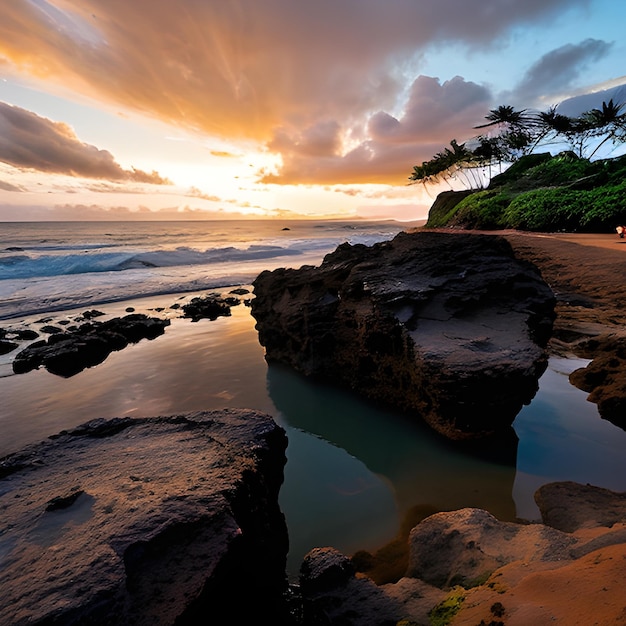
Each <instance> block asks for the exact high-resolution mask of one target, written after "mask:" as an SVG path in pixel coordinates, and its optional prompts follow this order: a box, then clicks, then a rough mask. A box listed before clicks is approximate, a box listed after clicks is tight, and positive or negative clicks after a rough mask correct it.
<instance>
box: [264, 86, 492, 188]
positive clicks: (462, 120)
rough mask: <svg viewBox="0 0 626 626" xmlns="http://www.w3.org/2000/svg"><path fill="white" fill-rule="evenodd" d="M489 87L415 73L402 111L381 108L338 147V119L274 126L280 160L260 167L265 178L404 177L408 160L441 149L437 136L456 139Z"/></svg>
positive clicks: (391, 180) (479, 110) (477, 115)
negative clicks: (362, 132) (347, 145)
mask: <svg viewBox="0 0 626 626" xmlns="http://www.w3.org/2000/svg"><path fill="white" fill-rule="evenodd" d="M491 102H492V97H491V93H490V92H489V90H488V89H486V88H485V87H482V86H480V85H477V84H476V83H472V82H468V81H465V80H464V79H463V78H461V77H459V76H455V77H454V78H453V79H451V80H449V81H445V82H443V83H441V82H440V81H439V80H438V79H436V78H432V77H428V76H419V77H418V78H417V79H416V80H415V81H414V83H413V85H412V87H411V89H410V92H409V99H408V101H407V104H406V106H405V109H404V113H403V115H402V116H401V117H399V118H395V117H393V116H392V115H391V114H389V113H386V112H384V111H378V112H377V113H375V114H373V115H372V116H371V117H370V118H369V120H368V124H367V132H366V135H367V138H366V139H364V140H363V141H362V142H360V143H359V144H358V145H356V146H354V147H353V148H352V149H350V150H349V151H347V152H345V153H342V151H341V146H342V145H343V142H342V140H341V139H342V137H344V138H345V136H347V135H349V133H348V132H346V131H345V130H342V129H341V127H340V126H339V123H338V122H331V121H327V122H325V123H318V124H317V125H314V126H312V127H310V128H307V129H304V130H303V131H302V132H301V133H297V134H292V135H290V134H289V133H288V131H287V130H286V129H279V130H278V131H277V133H276V136H275V137H274V139H273V140H272V141H271V142H270V143H269V144H268V145H269V148H270V149H271V150H277V151H280V152H281V154H282V158H283V161H282V165H281V167H280V168H279V170H278V171H277V172H270V173H265V174H264V175H263V177H262V181H263V182H266V183H281V184H287V183H292V184H294V183H298V182H299V183H304V184H314V183H316V184H336V183H387V184H403V183H406V182H407V178H408V175H409V173H410V170H411V167H412V165H413V164H417V163H421V162H422V161H425V160H427V159H430V158H431V157H432V156H433V155H434V154H435V153H436V152H438V151H439V150H441V148H442V147H443V146H442V140H441V137H442V136H443V137H447V140H446V141H450V140H452V139H458V140H459V141H460V142H462V141H464V140H465V139H467V138H469V137H470V136H472V135H473V134H474V131H473V127H474V126H475V125H476V123H477V121H480V120H481V119H482V116H484V112H485V111H488V110H489V105H490V104H491Z"/></svg>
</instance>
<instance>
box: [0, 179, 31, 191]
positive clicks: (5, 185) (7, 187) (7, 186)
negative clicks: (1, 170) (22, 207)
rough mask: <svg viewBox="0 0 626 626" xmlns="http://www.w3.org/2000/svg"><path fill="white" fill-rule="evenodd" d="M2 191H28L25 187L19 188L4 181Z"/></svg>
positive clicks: (0, 182) (1, 182)
mask: <svg viewBox="0 0 626 626" xmlns="http://www.w3.org/2000/svg"><path fill="white" fill-rule="evenodd" d="M0 189H2V191H26V190H25V189H24V187H19V186H17V185H13V184H11V183H7V182H6V181H4V180H0Z"/></svg>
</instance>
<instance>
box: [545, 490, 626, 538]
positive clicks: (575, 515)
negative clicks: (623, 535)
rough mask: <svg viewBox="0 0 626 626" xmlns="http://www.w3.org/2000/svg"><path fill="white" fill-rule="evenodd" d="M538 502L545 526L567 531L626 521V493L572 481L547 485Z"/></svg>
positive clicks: (607, 525)
mask: <svg viewBox="0 0 626 626" xmlns="http://www.w3.org/2000/svg"><path fill="white" fill-rule="evenodd" d="M535 502H536V503H537V506H538V507H539V511H540V512H541V519H542V521H543V523H544V524H548V525H549V526H552V527H553V528H558V529H559V530H562V531H564V532H574V531H576V530H579V529H580V528H594V527H597V526H605V527H607V528H611V527H612V526H613V525H614V524H617V523H620V522H624V521H626V493H618V492H615V491H611V490H610V489H604V488H602V487H595V486H593V485H581V484H579V483H575V482H571V481H563V482H554V483H548V484H547V485H543V486H541V487H539V489H537V491H536V492H535Z"/></svg>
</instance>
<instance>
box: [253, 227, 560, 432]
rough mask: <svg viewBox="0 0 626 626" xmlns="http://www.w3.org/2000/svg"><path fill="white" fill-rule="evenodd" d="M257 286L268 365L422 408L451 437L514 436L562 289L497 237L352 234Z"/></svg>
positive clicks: (401, 406) (265, 275)
mask: <svg viewBox="0 0 626 626" xmlns="http://www.w3.org/2000/svg"><path fill="white" fill-rule="evenodd" d="M253 287H254V294H255V298H254V299H253V300H252V302H251V312H252V315H253V316H254V318H255V320H256V327H257V330H258V332H259V341H260V342H261V344H262V345H263V346H264V347H265V351H266V359H267V361H268V362H269V363H273V362H279V363H284V364H287V365H289V366H291V367H292V368H294V369H295V370H297V371H298V372H300V373H302V374H305V375H307V376H312V377H315V378H318V379H320V380H325V381H328V382H332V383H336V384H339V385H342V386H344V387H347V388H349V389H352V390H354V391H356V392H358V393H360V394H362V395H364V396H365V397H367V398H368V399H369V400H371V401H374V402H376V403H379V404H383V405H386V406H389V407H392V408H394V409H398V410H400V411H404V412H407V413H410V414H412V415H416V416H419V417H420V418H423V419H424V420H425V421H426V422H427V423H428V424H430V426H431V427H432V428H434V429H435V430H436V431H438V432H439V433H441V434H442V435H444V436H446V437H448V438H450V439H455V440H475V439H481V438H487V437H491V436H494V435H499V434H503V433H506V434H507V435H508V434H510V431H511V424H512V422H513V420H514V419H515V417H516V415H517V414H518V412H519V411H520V409H521V408H522V406H523V405H524V404H526V403H528V402H530V400H531V399H532V398H533V396H534V395H535V393H536V391H537V388H538V379H539V377H540V376H541V374H542V373H543V371H544V370H545V368H546V366H547V355H546V350H545V348H546V344H547V341H548V339H549V338H550V334H551V330H552V324H553V321H554V305H555V298H554V294H553V293H552V290H551V289H550V287H549V286H548V285H547V284H546V283H545V282H544V281H543V279H542V278H541V275H540V273H539V271H538V270H537V268H536V267H535V266H534V265H532V264H530V263H528V262H526V261H521V260H518V259H517V258H516V257H515V255H514V253H513V250H512V248H511V246H510V244H509V243H508V242H507V241H506V240H505V239H504V238H502V237H499V236H492V235H481V236H480V237H477V236H474V235H471V234H450V233H440V232H430V231H419V232H412V233H406V232H405V233H400V234H399V235H397V236H396V237H395V238H394V239H392V240H391V241H387V242H381V243H378V244H375V245H373V246H369V247H368V246H364V245H350V244H342V245H341V246H339V247H338V248H337V249H336V250H335V252H333V253H331V254H329V255H327V256H326V257H325V258H324V261H323V263H322V264H321V265H320V266H319V267H312V266H303V267H301V268H300V269H284V268H281V269H277V270H274V271H271V272H270V271H265V272H262V273H261V274H260V275H259V276H258V277H257V278H256V279H255V281H254V283H253Z"/></svg>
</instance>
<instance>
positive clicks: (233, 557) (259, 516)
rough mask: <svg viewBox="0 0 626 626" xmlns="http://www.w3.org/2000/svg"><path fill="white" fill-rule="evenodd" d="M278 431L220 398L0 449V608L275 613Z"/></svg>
mask: <svg viewBox="0 0 626 626" xmlns="http://www.w3.org/2000/svg"><path fill="white" fill-rule="evenodd" d="M286 445H287V441H286V436H285V432H284V430H283V429H282V428H280V427H279V426H278V425H277V424H276V423H275V422H274V421H273V420H272V418H271V417H270V416H268V415H265V414H261V413H258V412H255V411H251V410H224V411H213V412H206V413H194V414H185V415H176V416H168V417H155V418H142V419H131V418H118V419H114V420H94V421H92V422H88V423H86V424H84V425H82V426H80V427H78V428H76V429H74V430H70V431H67V432H63V433H61V434H60V435H58V436H56V437H54V438H51V439H50V440H48V441H46V442H43V443H41V444H38V445H33V446H31V447H28V448H26V449H24V450H23V451H21V452H19V453H16V454H14V455H11V456H9V457H5V458H4V459H2V460H1V461H0V511H2V515H1V516H0V554H1V555H2V567H1V568H0V589H2V593H0V615H1V616H2V618H1V619H0V621H1V622H2V624H3V625H5V626H17V625H22V624H24V625H25V624H29V625H30V624H63V625H64V626H66V625H68V626H73V625H76V626H77V625H79V624H81V625H82V624H94V625H96V624H97V625H100V624H107V625H108V624H110V625H117V624H125V625H126V624H127V625H144V624H146V625H150V626H158V625H170V624H174V623H176V624H196V623H225V622H229V621H232V622H233V623H257V622H258V620H259V619H261V620H262V621H265V620H268V622H267V623H272V624H282V623H284V621H283V618H284V617H285V615H284V607H283V602H282V598H283V594H284V592H285V589H286V575H285V564H286V555H287V550H288V540H287V530H286V525H285V520H284V517H283V515H282V513H281V512H280V509H279V507H278V492H279V488H280V485H281V483H282V479H283V468H284V464H285V450H286Z"/></svg>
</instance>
